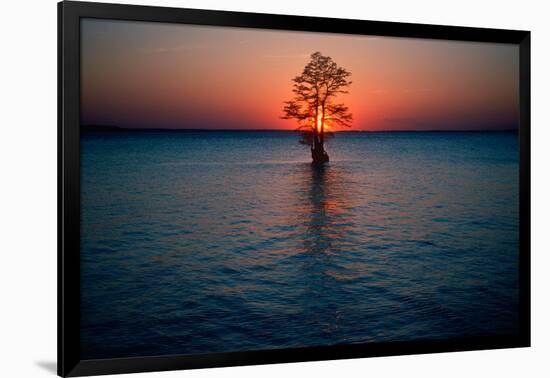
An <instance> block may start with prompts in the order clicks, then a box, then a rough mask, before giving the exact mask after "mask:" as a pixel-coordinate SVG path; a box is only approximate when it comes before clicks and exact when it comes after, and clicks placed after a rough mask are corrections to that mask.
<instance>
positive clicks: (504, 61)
mask: <svg viewBox="0 0 550 378" xmlns="http://www.w3.org/2000/svg"><path fill="white" fill-rule="evenodd" d="M81 31H82V33H81V40H82V44H81V91H82V92H81V121H82V124H83V125H112V126H120V127H126V128H185V129H197V128H207V129H287V130H292V129H295V128H296V126H297V125H296V123H295V122H293V121H291V120H283V119H280V117H281V115H282V108H283V101H286V100H289V99H290V98H291V97H292V91H291V90H292V81H291V79H292V78H293V77H295V76H296V75H299V74H300V73H301V72H302V70H303V67H304V66H305V65H306V64H307V62H308V60H309V55H310V54H312V53H314V52H316V51H319V52H321V53H322V54H324V55H328V56H330V57H332V59H333V60H334V61H335V62H336V63H337V64H338V65H340V66H343V67H344V68H346V69H347V70H348V71H350V72H351V73H352V76H351V78H350V79H351V81H352V85H351V87H350V93H349V94H346V95H342V96H341V98H340V99H341V101H342V102H344V103H346V104H347V105H348V106H349V108H350V111H351V112H352V114H353V117H354V121H353V127H352V130H372V131H376V130H472V129H484V130H485V129H511V128H517V123H518V113H519V106H518V105H519V104H518V101H519V93H518V91H519V55H518V47H517V46H516V45H511V44H510V45H509V44H494V43H492V44H489V43H473V42H453V41H437V40H427V39H409V38H390V37H374V36H373V37H369V36H356V35H343V34H328V33H308V32H288V31H269V30H258V29H244V28H227V27H210V26H208V27H205V26H190V25H178V24H162V23H149V22H131V21H111V20H94V19H84V20H82V21H81Z"/></svg>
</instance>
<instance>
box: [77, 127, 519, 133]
mask: <svg viewBox="0 0 550 378" xmlns="http://www.w3.org/2000/svg"><path fill="white" fill-rule="evenodd" d="M80 131H81V133H104V132H110V133H136V132H137V133H159V132H165V133H166V132H173V133H200V132H204V133H213V132H214V133H215V132H237V133H242V132H245V133H246V132H283V133H299V132H301V131H300V130H282V129H170V128H135V129H130V128H124V127H118V126H98V125H92V126H90V125H83V126H81V127H80ZM488 132H489V133H509V132H518V128H515V129H498V130H492V129H479V130H464V129H453V130H429V129H427V130H338V131H335V133H488Z"/></svg>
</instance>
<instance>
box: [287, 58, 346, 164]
mask: <svg viewBox="0 0 550 378" xmlns="http://www.w3.org/2000/svg"><path fill="white" fill-rule="evenodd" d="M349 76H351V73H350V72H349V71H347V70H346V69H344V68H342V67H339V66H338V65H337V64H336V63H335V62H334V61H333V60H332V58H331V57H329V56H324V55H322V54H321V53H320V52H316V53H313V54H311V60H310V61H309V63H308V64H307V65H306V66H305V67H304V71H303V72H302V74H301V75H300V76H296V77H295V78H294V79H292V81H294V84H293V89H292V92H294V98H293V99H292V100H290V101H286V102H285V106H284V109H283V110H284V115H283V116H282V118H283V119H295V120H297V121H298V124H299V127H298V129H300V130H303V131H304V134H303V135H302V141H301V143H303V144H307V145H309V146H310V148H311V157H312V159H313V164H315V165H320V164H323V163H325V162H327V161H328V160H329V157H328V154H327V152H326V151H325V147H324V143H325V136H326V134H327V128H328V127H337V126H345V127H351V121H352V115H351V113H350V112H349V109H348V107H347V106H346V105H344V104H339V103H335V99H336V96H337V95H338V94H343V93H348V92H347V90H346V88H348V87H349V86H350V84H351V81H348V77H349Z"/></svg>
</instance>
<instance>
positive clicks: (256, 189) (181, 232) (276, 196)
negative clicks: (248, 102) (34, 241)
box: [81, 132, 519, 359]
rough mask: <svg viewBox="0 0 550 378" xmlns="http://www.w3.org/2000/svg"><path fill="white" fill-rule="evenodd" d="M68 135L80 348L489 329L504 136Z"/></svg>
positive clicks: (234, 345) (504, 305) (137, 348)
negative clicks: (315, 146)
mask: <svg viewBox="0 0 550 378" xmlns="http://www.w3.org/2000/svg"><path fill="white" fill-rule="evenodd" d="M297 141H298V136H297V135H296V134H294V133H288V132H233V133H232V132H197V133H170V132H158V133H120V134H115V133H111V134H109V133H105V134H100V133H97V134H89V135H85V136H83V137H82V140H81V149H82V161H81V166H82V202H81V203H82V207H81V231H82V236H81V276H82V277H81V287H82V293H81V296H82V299H81V311H82V313H81V356H82V358H83V359H88V358H105V357H130V356H145V355H166V354H189V353H207V352H221V351H224V352H227V351H246V350H259V349H275V348H286V347H300V346H317V345H334V344H342V343H361V342H377V341H404V340H413V339H414V340H417V339H440V338H451V337H462V336H481V335H504V334H511V333H515V332H517V326H518V314H517V305H518V265H517V262H518V234H519V228H518V173H519V172H518V167H519V163H518V138H517V135H516V134H515V133H506V132H493V133H482V132H479V133H477V132H476V133H472V132H470V133H424V132H422V133H339V134H337V135H336V136H335V137H334V138H333V139H331V140H329V142H328V146H327V150H328V152H329V154H330V156H331V162H330V164H329V166H327V167H326V168H325V169H324V170H321V171H317V170H314V169H312V167H311V166H310V164H309V156H308V151H307V149H306V147H305V146H302V145H300V144H298V142H297Z"/></svg>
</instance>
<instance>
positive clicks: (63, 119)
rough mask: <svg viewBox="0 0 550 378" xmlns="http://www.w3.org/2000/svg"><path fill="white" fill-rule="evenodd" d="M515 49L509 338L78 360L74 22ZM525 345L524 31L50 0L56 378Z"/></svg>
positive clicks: (526, 71)
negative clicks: (516, 221) (514, 295)
mask: <svg viewBox="0 0 550 378" xmlns="http://www.w3.org/2000/svg"><path fill="white" fill-rule="evenodd" d="M84 17H86V18H106V19H118V20H134V21H152V22H169V23H183V24H194V25H216V26H234V27H240V28H260V29H272V30H293V31H315V32H325V33H345V34H359V35H364V34H366V35H379V36H394V37H414V38H430V39H444V40H458V41H479V42H498V43H508V44H516V45H518V46H519V56H520V88H519V91H520V126H519V140H520V202H519V203H520V212H519V214H520V230H519V231H520V239H519V240H520V255H519V256H520V258H519V310H518V311H519V333H518V334H517V335H516V336H502V337H500V336H499V337H496V336H487V337H469V338H458V339H446V340H437V341H436V340H434V341H403V342H387V343H386V342H385V343H366V344H353V345H338V346H323V347H304V348H293V349H279V350H262V351H250V352H235V353H212V354H197V355H169V356H158V357H147V356H143V357H137V358H113V359H100V360H80V357H79V318H80V313H79V311H80V309H79V295H80V294H79V293H80V287H79V280H80V258H79V251H80V249H79V240H80V239H79V232H80V230H79V228H80V226H79V225H80V155H79V153H80V151H79V138H80V135H79V106H80V88H79V75H80V62H79V54H80V50H79V47H80V46H79V45H80V26H79V22H80V18H84ZM528 346H530V32H529V31H516V30H498V29H484V28H470V27H457V26H438V25H422V24H409V23H395V22H380V21H359V20H345V19H333V18H316V17H302V16H283V15H272V14H256V13H241V12H226V11H211V10H196V9H178V8H168V7H155V6H134V5H120V4H106V3H88V2H71V1H63V2H60V3H58V374H59V375H60V376H82V375H98V374H113V373H131V372H146V371H161V370H175V369H195V368H206V367H221V366H236V365H255V364H269V363H281V362H297V361H315V360H329V359H330V360H335V359H348V358H359V357H371V356H389V355H404V354H419V353H435V352H451V351H466V350H479V349H497V348H514V347H528Z"/></svg>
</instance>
